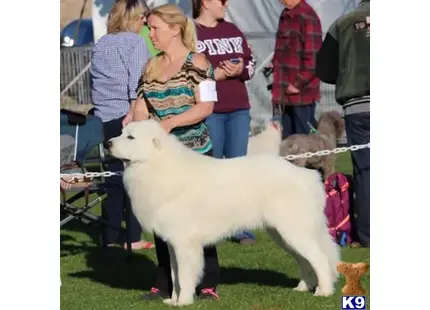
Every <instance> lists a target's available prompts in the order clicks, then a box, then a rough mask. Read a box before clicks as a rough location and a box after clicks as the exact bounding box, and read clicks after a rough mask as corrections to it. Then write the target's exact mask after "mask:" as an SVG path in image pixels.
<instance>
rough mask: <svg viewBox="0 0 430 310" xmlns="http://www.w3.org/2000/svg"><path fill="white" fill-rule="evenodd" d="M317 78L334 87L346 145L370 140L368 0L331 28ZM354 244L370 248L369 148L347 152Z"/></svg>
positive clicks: (319, 56) (321, 54)
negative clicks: (351, 178) (349, 169)
mask: <svg viewBox="0 0 430 310" xmlns="http://www.w3.org/2000/svg"><path fill="white" fill-rule="evenodd" d="M316 71H317V76H318V77H319V78H320V80H321V81H323V82H325V83H329V84H334V85H336V91H335V93H336V101H337V102H338V103H339V104H340V105H341V106H342V107H343V111H344V117H345V129H346V135H347V139H348V144H349V145H357V144H367V143H369V141H370V0H362V1H361V2H360V4H359V5H358V7H357V8H355V9H353V10H352V11H351V12H349V13H347V14H345V15H343V16H341V17H340V18H339V19H337V20H336V21H335V22H334V23H333V25H331V27H330V29H329V31H328V33H327V35H326V37H325V39H324V41H323V44H322V46H321V48H320V50H319V52H318V54H317V69H316ZM351 158H352V163H353V173H354V196H355V199H354V200H353V211H354V213H355V218H356V220H355V223H354V224H355V228H356V229H355V230H356V238H357V241H356V242H354V243H353V246H362V247H370V149H369V148H364V149H360V150H357V151H353V152H351Z"/></svg>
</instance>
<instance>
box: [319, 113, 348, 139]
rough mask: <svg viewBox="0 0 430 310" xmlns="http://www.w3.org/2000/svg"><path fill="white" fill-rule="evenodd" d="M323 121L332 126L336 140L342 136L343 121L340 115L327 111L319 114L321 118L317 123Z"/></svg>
mask: <svg viewBox="0 0 430 310" xmlns="http://www.w3.org/2000/svg"><path fill="white" fill-rule="evenodd" d="M323 121H328V122H330V123H332V124H333V126H334V128H335V131H336V132H335V134H336V138H337V139H340V138H342V136H343V133H344V130H345V121H344V120H343V118H342V115H341V114H340V113H339V112H337V111H328V112H324V113H321V117H320V120H319V123H321V122H323Z"/></svg>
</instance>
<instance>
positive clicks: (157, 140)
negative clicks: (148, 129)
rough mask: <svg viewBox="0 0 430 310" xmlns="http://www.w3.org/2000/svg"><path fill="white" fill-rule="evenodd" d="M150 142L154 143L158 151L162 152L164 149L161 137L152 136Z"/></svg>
mask: <svg viewBox="0 0 430 310" xmlns="http://www.w3.org/2000/svg"><path fill="white" fill-rule="evenodd" d="M152 144H153V145H154V147H155V149H156V150H157V151H158V152H159V153H162V152H163V150H164V148H163V143H162V141H161V139H160V138H158V137H155V138H152Z"/></svg>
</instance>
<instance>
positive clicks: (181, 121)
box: [132, 5, 219, 299]
mask: <svg viewBox="0 0 430 310" xmlns="http://www.w3.org/2000/svg"><path fill="white" fill-rule="evenodd" d="M148 24H149V28H150V33H149V37H150V39H151V41H152V43H153V44H154V47H155V48H156V49H158V50H160V51H161V53H160V54H158V55H157V56H155V57H153V58H151V61H150V62H149V63H148V64H147V66H146V68H145V72H144V74H143V76H142V79H141V81H140V83H139V87H138V97H137V100H136V104H135V107H134V110H133V112H132V114H133V120H142V119H147V118H153V119H156V120H159V121H160V123H161V126H162V127H163V128H164V129H165V130H166V131H167V132H170V133H172V134H173V135H175V136H176V137H177V138H178V139H179V140H180V141H182V143H184V144H185V145H187V146H188V147H190V148H191V149H193V150H194V151H196V152H199V153H201V154H204V155H207V156H212V141H211V139H210V137H209V130H208V127H207V125H206V124H205V119H206V117H207V116H209V115H210V114H211V113H212V110H213V106H214V101H215V100H216V92H214V87H215V81H214V75H213V74H214V73H213V70H212V67H211V65H210V63H209V62H208V61H207V59H206V57H205V56H204V55H202V54H196V53H195V50H196V34H195V28H194V23H193V22H192V21H191V20H188V19H187V18H186V17H185V15H184V14H183V12H182V11H181V10H180V9H179V8H178V7H177V6H175V5H163V6H160V7H158V8H156V9H154V10H153V11H151V13H150V15H149V17H148ZM202 181H203V180H202ZM202 203H204V201H202ZM154 237H155V245H156V251H157V259H158V272H157V280H156V283H155V285H154V287H153V288H152V289H151V291H150V293H149V294H148V295H146V296H145V297H146V298H149V299H154V298H160V297H161V298H166V297H169V296H171V294H172V279H171V272H170V260H169V253H168V249H167V244H166V243H165V242H164V241H163V240H161V239H160V238H158V237H157V236H154ZM175 251H180V249H175ZM204 259H205V274H204V276H203V278H202V281H201V283H200V284H199V286H198V287H197V288H196V294H197V295H199V296H201V297H209V298H214V299H218V298H219V297H218V295H217V293H216V285H217V284H218V282H219V265H218V257H217V252H216V248H215V247H214V246H211V247H207V248H205V249H204Z"/></svg>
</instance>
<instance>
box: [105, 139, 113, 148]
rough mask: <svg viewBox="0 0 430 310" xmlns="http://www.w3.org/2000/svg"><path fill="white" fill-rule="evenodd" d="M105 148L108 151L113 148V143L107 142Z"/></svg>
mask: <svg viewBox="0 0 430 310" xmlns="http://www.w3.org/2000/svg"><path fill="white" fill-rule="evenodd" d="M105 147H106V148H107V149H110V148H111V147H112V141H110V140H109V141H106V142H105Z"/></svg>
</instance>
